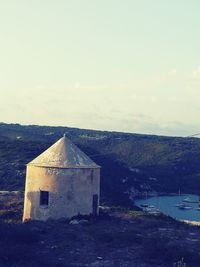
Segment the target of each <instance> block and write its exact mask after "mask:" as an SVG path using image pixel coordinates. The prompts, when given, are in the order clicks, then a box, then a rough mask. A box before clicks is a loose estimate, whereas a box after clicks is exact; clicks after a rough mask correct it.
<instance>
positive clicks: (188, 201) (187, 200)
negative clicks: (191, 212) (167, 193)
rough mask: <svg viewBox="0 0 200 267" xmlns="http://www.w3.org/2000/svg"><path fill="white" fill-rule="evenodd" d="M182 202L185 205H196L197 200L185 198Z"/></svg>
mask: <svg viewBox="0 0 200 267" xmlns="http://www.w3.org/2000/svg"><path fill="white" fill-rule="evenodd" d="M183 202H187V203H198V202H199V201H198V200H192V199H191V198H190V197H186V198H184V199H183Z"/></svg>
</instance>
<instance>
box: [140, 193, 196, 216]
mask: <svg viewBox="0 0 200 267" xmlns="http://www.w3.org/2000/svg"><path fill="white" fill-rule="evenodd" d="M186 197H190V198H191V199H192V200H193V201H194V200H195V201H198V200H199V197H198V196H196V195H182V196H158V197H151V198H147V199H139V200H136V201H135V204H136V205H137V206H139V207H140V206H141V204H144V203H148V204H149V205H154V206H155V207H156V208H158V209H159V210H160V211H161V212H162V213H164V214H166V215H169V216H171V217H173V218H175V219H179V220H189V221H200V211H198V210H195V208H197V207H198V203H187V202H184V203H185V204H186V205H187V206H192V207H193V209H191V210H180V209H179V208H178V207H175V205H176V204H178V203H180V202H181V201H182V200H183V199H185V198H186Z"/></svg>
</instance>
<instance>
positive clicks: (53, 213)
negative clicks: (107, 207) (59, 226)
mask: <svg viewBox="0 0 200 267" xmlns="http://www.w3.org/2000/svg"><path fill="white" fill-rule="evenodd" d="M40 190H42V191H49V205H48V206H46V207H44V206H40ZM99 190H100V169H98V168H96V169H87V168H82V169H76V168H74V169H57V168H44V167H36V166H27V174H26V189H25V203H24V216H23V220H27V219H34V220H47V219H48V218H52V219H59V218H64V217H65V218H70V217H72V216H75V215H78V214H83V215H86V214H91V213H92V212H93V206H92V202H93V195H94V194H97V195H98V196H99ZM98 200H99V197H98ZM97 212H98V210H97Z"/></svg>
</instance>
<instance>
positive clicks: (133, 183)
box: [0, 123, 200, 206]
mask: <svg viewBox="0 0 200 267" xmlns="http://www.w3.org/2000/svg"><path fill="white" fill-rule="evenodd" d="M64 133H66V134H67V136H68V137H69V138H70V139H71V140H72V141H73V142H74V143H75V144H77V145H78V146H79V147H80V148H81V149H82V150H83V151H84V152H85V153H87V154H88V155H89V156H90V157H91V158H92V159H93V160H94V161H95V162H96V163H97V164H99V165H101V166H102V169H101V193H102V194H101V195H102V197H101V201H102V203H103V204H110V205H123V206H129V205H130V200H129V198H130V197H135V196H138V195H141V194H144V192H145V191H149V192H152V191H153V192H155V191H156V192H160V193H163V192H165V193H178V190H179V188H180V189H181V191H182V192H185V193H196V194H200V164H199V162H200V139H198V138H178V137H163V136H152V135H139V134H128V133H117V132H105V131H92V130H81V129H75V128H68V127H47V126H21V125H18V124H3V123H1V124H0V189H1V190H24V182H25V164H27V163H28V162H29V161H31V160H32V159H33V158H35V157H36V156H37V155H38V154H40V153H41V152H43V151H44V150H45V149H46V148H47V147H49V146H50V145H51V144H53V143H54V142H55V141H56V140H58V139H59V138H60V137H61V136H62V135H63V134H64Z"/></svg>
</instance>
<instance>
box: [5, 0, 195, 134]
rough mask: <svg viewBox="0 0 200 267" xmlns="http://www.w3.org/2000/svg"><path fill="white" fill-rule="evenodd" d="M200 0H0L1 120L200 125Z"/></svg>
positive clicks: (160, 127)
mask: <svg viewBox="0 0 200 267" xmlns="http://www.w3.org/2000/svg"><path fill="white" fill-rule="evenodd" d="M199 13H200V1H199V0H9V1H4V0H0V122H6V123H21V124H38V125H52V126H54V125H55V126H69V127H78V128H85V129H99V130H109V131H123V132H133V133H143V134H144V133H145V134H157V135H171V136H187V135H191V134H194V133H196V132H200V31H199V28H200V16H199Z"/></svg>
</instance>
